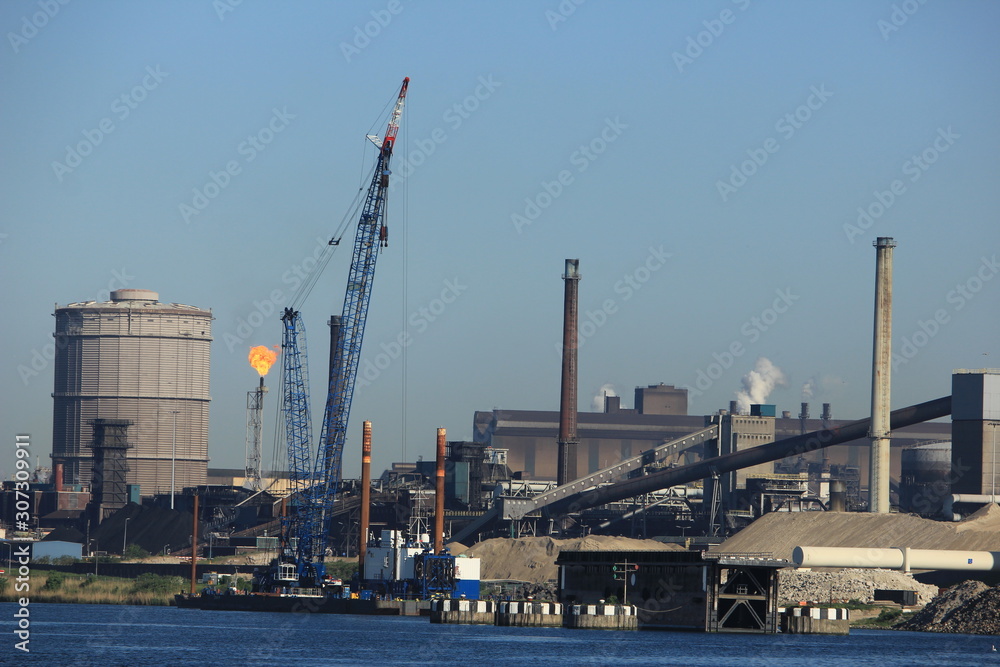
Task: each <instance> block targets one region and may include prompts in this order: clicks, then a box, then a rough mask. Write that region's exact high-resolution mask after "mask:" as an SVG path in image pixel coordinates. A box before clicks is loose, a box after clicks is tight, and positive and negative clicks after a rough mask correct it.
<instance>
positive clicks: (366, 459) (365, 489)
mask: <svg viewBox="0 0 1000 667" xmlns="http://www.w3.org/2000/svg"><path fill="white" fill-rule="evenodd" d="M362 429H363V430H362V435H361V525H360V526H359V528H358V578H359V579H361V580H362V581H364V578H365V556H366V555H367V554H368V525H369V523H370V519H371V505H372V423H371V422H370V421H366V422H364V424H363V425H362Z"/></svg>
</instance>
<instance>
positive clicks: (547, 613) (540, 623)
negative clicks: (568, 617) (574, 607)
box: [496, 602, 563, 628]
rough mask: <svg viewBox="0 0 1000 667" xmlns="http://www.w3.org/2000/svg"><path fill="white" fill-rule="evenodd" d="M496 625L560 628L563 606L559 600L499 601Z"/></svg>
mask: <svg viewBox="0 0 1000 667" xmlns="http://www.w3.org/2000/svg"><path fill="white" fill-rule="evenodd" d="M496 624H497V625H501V626H516V627H523V628H548V627H555V628H560V627H562V624H563V606H562V604H561V603H559V602H501V603H500V608H499V609H498V610H497V620H496Z"/></svg>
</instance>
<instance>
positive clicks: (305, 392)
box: [281, 308, 316, 561]
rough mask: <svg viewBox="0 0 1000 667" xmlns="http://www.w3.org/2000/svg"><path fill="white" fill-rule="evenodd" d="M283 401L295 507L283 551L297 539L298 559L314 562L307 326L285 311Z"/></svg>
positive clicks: (287, 520) (285, 531) (284, 525)
mask: <svg viewBox="0 0 1000 667" xmlns="http://www.w3.org/2000/svg"><path fill="white" fill-rule="evenodd" d="M281 322H282V324H283V325H284V326H283V327H282V334H281V352H282V354H281V362H282V373H283V378H282V383H281V388H282V392H281V402H282V412H283V413H284V415H285V438H286V441H287V443H288V468H289V475H290V478H291V495H290V496H289V498H290V499H291V500H292V502H293V503H294V504H295V511H294V512H292V514H291V516H285V517H282V540H283V542H284V544H283V550H289V549H290V548H291V547H290V544H289V543H290V541H291V537H293V536H297V537H298V538H299V539H298V544H297V545H296V549H295V553H296V557H297V560H299V561H302V560H306V561H309V560H311V552H312V543H311V542H312V540H311V538H312V536H313V534H314V533H315V532H316V526H315V525H314V524H315V513H314V512H312V511H311V508H310V507H309V506H308V505H309V497H308V496H309V489H310V488H311V484H312V482H313V480H312V479H311V478H312V465H311V455H310V448H311V447H312V414H311V412H310V410H309V377H308V364H307V363H305V360H304V358H303V357H304V355H305V353H304V352H303V350H305V349H306V340H305V336H306V329H305V324H303V322H302V318H301V316H300V315H299V312H298V311H297V310H293V309H291V308H285V312H284V314H283V315H282V316H281Z"/></svg>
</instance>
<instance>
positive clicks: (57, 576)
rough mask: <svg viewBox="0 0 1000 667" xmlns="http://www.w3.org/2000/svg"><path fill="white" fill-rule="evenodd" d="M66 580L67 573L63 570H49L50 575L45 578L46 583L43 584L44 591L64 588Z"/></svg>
mask: <svg viewBox="0 0 1000 667" xmlns="http://www.w3.org/2000/svg"><path fill="white" fill-rule="evenodd" d="M64 581H66V575H65V573H63V572H49V575H48V577H46V579H45V585H44V586H42V590H43V591H57V590H59V589H60V588H62V585H63V582H64Z"/></svg>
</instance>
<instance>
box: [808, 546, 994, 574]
mask: <svg viewBox="0 0 1000 667" xmlns="http://www.w3.org/2000/svg"><path fill="white" fill-rule="evenodd" d="M792 561H793V562H794V563H795V565H796V566H797V567H858V568H883V569H887V570H903V571H904V572H909V571H910V570H970V571H988V570H1000V551H963V550H948V549H911V548H909V547H903V548H890V549H863V548H851V547H795V549H793V550H792Z"/></svg>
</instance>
